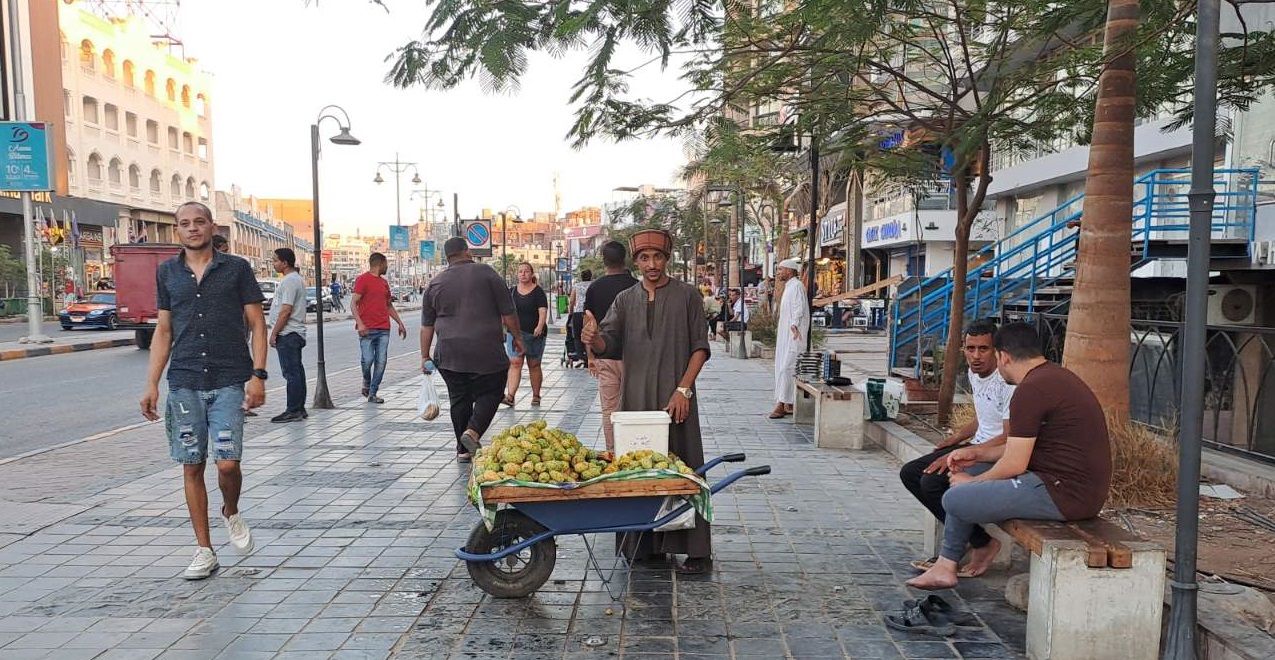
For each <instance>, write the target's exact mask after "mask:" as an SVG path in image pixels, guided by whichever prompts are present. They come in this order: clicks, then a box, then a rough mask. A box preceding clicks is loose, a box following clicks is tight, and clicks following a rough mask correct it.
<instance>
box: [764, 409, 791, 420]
mask: <svg viewBox="0 0 1275 660" xmlns="http://www.w3.org/2000/svg"><path fill="white" fill-rule="evenodd" d="M766 416H767V417H769V418H771V419H783V418H784V417H787V416H788V411H787V410H785V411H782V412H781V411H778V410H772V411H770V414H769V415H766Z"/></svg>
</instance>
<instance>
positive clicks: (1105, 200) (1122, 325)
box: [1063, 0, 1138, 415]
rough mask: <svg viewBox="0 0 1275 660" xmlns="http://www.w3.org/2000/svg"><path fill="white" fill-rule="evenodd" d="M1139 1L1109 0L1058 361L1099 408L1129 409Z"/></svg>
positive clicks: (1120, 411) (1123, 411)
mask: <svg viewBox="0 0 1275 660" xmlns="http://www.w3.org/2000/svg"><path fill="white" fill-rule="evenodd" d="M1137 27H1138V2H1137V0H1110V1H1109V3H1108V5H1107V24H1106V29H1105V35H1104V42H1103V43H1104V46H1103V55H1104V58H1105V66H1104V68H1103V71H1102V76H1101V77H1100V78H1099V80H1098V100H1097V105H1096V107H1095V112H1094V127H1093V142H1092V144H1091V146H1090V147H1089V171H1088V173H1087V175H1086V176H1085V208H1084V214H1083V216H1082V217H1081V222H1080V247H1079V254H1078V255H1077V257H1076V279H1075V287H1074V290H1073V291H1072V296H1071V309H1070V311H1069V312H1068V314H1067V337H1066V342H1065V345H1064V349H1063V350H1064V352H1063V364H1064V365H1065V366H1066V367H1067V368H1068V369H1071V370H1072V371H1074V372H1075V373H1076V374H1077V375H1078V376H1080V377H1081V378H1082V379H1083V380H1084V381H1085V382H1086V383H1087V384H1088V385H1089V387H1090V388H1092V389H1093V391H1094V394H1096V395H1097V397H1098V400H1099V401H1100V402H1101V403H1102V407H1103V408H1104V409H1107V410H1111V411H1115V412H1116V413H1118V414H1120V415H1127V414H1128V412H1129V266H1130V260H1129V258H1130V252H1129V251H1130V247H1131V246H1132V242H1133V178H1134V174H1135V170H1134V163H1133V122H1134V116H1135V109H1134V92H1135V88H1134V83H1135V78H1134V62H1135V60H1134V54H1133V51H1132V46H1131V44H1130V40H1131V37H1132V36H1133V34H1134V31H1135V30H1136V29H1137Z"/></svg>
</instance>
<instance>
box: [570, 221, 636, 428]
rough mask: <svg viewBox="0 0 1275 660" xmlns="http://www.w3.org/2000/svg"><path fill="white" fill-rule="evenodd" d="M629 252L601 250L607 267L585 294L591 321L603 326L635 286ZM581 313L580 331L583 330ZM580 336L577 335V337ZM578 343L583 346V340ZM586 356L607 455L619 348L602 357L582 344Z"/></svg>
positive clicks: (616, 403)
mask: <svg viewBox="0 0 1275 660" xmlns="http://www.w3.org/2000/svg"><path fill="white" fill-rule="evenodd" d="M627 256H628V252H627V251H626V250H625V248H624V244H623V243H620V242H619V241H609V242H607V243H606V244H605V245H603V246H602V264H603V265H604V266H605V267H606V275H603V276H602V277H599V278H598V280H597V281H596V282H594V283H593V284H592V285H590V286H589V289H588V290H587V291H585V294H584V312H585V313H587V314H589V315H591V316H592V317H593V320H594V321H596V322H598V323H602V322H603V321H605V320H606V316H607V312H609V311H610V310H611V305H612V304H613V303H614V302H615V297H616V296H618V295H620V292H621V291H624V290H625V289H628V288H629V287H632V286H633V285H634V284H637V279H635V278H634V277H633V276H632V275H630V274H629V267H628V264H627V263H626V257H627ZM585 313H582V314H581V315H580V316H581V323H580V328H581V331H583V330H584V316H585ZM577 336H579V335H577ZM580 342H581V343H582V344H584V339H583V337H582V338H581V339H580ZM585 351H586V353H587V354H588V361H589V373H591V374H593V377H594V378H597V379H598V402H599V404H600V405H601V408H602V433H603V435H604V436H605V437H606V445H607V451H615V427H614V426H613V425H612V424H611V413H613V412H615V411H617V410H619V409H620V379H621V378H622V377H623V376H624V361H623V360H621V357H623V356H622V355H621V354H620V351H619V348H618V347H613V348H612V350H611V351H610V352H608V353H606V354H605V355H596V354H594V353H593V349H592V348H590V347H589V346H588V345H587V344H585Z"/></svg>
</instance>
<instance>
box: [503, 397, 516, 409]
mask: <svg viewBox="0 0 1275 660" xmlns="http://www.w3.org/2000/svg"><path fill="white" fill-rule="evenodd" d="M500 402H501V403H502V404H504V405H506V406H509V407H510V408H513V407H514V398H513V397H511V396H506V397H505V398H503V399H501V400H500Z"/></svg>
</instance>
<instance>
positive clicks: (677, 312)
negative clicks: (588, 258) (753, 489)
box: [580, 229, 713, 574]
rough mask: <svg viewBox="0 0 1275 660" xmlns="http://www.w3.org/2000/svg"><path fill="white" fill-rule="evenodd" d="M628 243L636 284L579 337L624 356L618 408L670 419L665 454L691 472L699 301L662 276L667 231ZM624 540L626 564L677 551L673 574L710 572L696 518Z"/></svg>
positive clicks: (702, 349) (701, 348)
mask: <svg viewBox="0 0 1275 660" xmlns="http://www.w3.org/2000/svg"><path fill="white" fill-rule="evenodd" d="M631 244H632V253H633V262H634V263H635V264H636V265H637V267H638V270H639V271H640V273H641V280H640V281H641V286H634V287H630V288H628V289H626V290H625V291H623V292H622V293H620V294H619V295H618V296H616V298H615V303H614V304H613V305H612V306H611V311H609V312H607V315H606V317H605V318H604V319H603V322H602V326H601V327H599V326H598V323H597V321H596V320H594V318H593V315H592V314H588V313H586V317H585V322H584V327H583V329H582V330H581V333H580V334H581V339H582V340H583V341H584V342H585V343H587V344H589V345H590V346H591V347H592V348H593V351H594V353H595V354H601V353H606V352H607V349H608V348H612V347H614V348H616V349H618V350H619V351H620V352H622V354H623V360H622V361H623V365H624V378H623V380H622V381H621V383H620V410H664V411H667V412H668V414H669V417H670V418H672V421H673V423H672V425H671V428H670V429H669V451H671V452H673V453H674V454H677V455H678V457H680V458H681V459H682V460H683V461H685V462H686V464H687V465H688V466H690V467H692V468H697V467H699V466H701V465H703V464H704V443H703V441H702V440H701V438H700V430H699V407H698V405H697V399H696V396H695V378H696V377H697V376H699V372H700V369H702V368H703V367H704V363H705V362H707V361H708V357H709V348H708V329H707V328H706V327H705V326H704V319H703V316H704V305H703V300H702V298H701V297H700V294H699V292H698V291H697V290H696V289H695V287H693V286H691V285H689V284H685V283H682V282H678V281H677V280H674V279H671V278H670V277H669V276H668V262H669V257H670V256H671V255H672V253H673V236H672V235H671V234H669V233H668V232H667V231H664V230H662V229H648V230H645V231H640V232H638V233H636V234H634V235H633V238H632V239H631ZM627 541H628V542H626V543H625V544H624V546H625V547H623V548H622V550H623V551H624V553H625V555H627V556H628V557H629V558H631V559H651V558H659V557H661V556H663V555H666V554H669V555H672V554H682V555H686V557H687V558H686V561H684V562H682V563H680V564H676V565H675V568H676V570H677V571H678V572H679V573H689V574H699V573H707V572H709V571H710V570H711V569H712V556H713V545H712V536H711V533H710V531H709V525H708V522H707V521H705V520H704V519H703V518H701V517H699V516H698V515H697V516H696V524H695V528H694V529H687V530H679V531H674V532H648V533H646V534H643V535H642V539H641V543H640V544H638V543H633V542H632V539H631V538H630V539H627Z"/></svg>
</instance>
